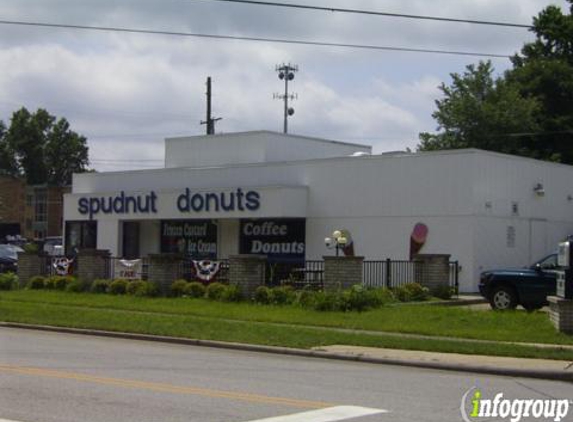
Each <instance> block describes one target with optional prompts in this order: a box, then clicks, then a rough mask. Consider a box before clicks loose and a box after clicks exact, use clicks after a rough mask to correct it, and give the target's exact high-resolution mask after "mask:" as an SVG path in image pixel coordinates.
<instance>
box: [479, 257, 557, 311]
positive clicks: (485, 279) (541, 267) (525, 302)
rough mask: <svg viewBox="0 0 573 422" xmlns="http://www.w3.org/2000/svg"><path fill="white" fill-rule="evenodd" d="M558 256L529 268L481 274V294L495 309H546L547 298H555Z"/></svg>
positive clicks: (547, 258)
mask: <svg viewBox="0 0 573 422" xmlns="http://www.w3.org/2000/svg"><path fill="white" fill-rule="evenodd" d="M556 269H557V254H551V255H548V256H546V257H545V258H543V259H541V260H539V261H537V262H536V263H535V264H533V265H532V266H531V267H529V268H511V269H500V270H489V271H484V272H482V273H481V276H480V281H479V291H480V293H481V295H482V296H483V297H485V298H486V299H487V300H488V301H489V303H490V305H491V307H492V308H493V309H514V308H515V307H516V306H517V305H521V306H523V307H524V308H525V309H527V310H528V311H533V310H535V309H539V308H541V307H543V306H544V305H547V296H551V295H554V294H555V289H556V279H557V275H556V273H555V270H556Z"/></svg>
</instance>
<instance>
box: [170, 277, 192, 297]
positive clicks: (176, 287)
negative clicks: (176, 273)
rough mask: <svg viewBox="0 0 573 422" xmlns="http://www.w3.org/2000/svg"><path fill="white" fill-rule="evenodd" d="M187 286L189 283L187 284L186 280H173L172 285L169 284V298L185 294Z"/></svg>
mask: <svg viewBox="0 0 573 422" xmlns="http://www.w3.org/2000/svg"><path fill="white" fill-rule="evenodd" d="M188 284H189V283H187V280H183V279H179V280H175V281H174V282H173V283H171V287H170V289H169V291H170V293H171V296H175V297H181V296H183V295H184V294H186V289H187V285H188Z"/></svg>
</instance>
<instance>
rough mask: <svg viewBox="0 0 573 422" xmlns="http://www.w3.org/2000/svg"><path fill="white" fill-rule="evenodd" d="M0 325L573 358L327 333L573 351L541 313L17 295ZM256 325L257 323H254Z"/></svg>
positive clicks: (1, 306)
mask: <svg viewBox="0 0 573 422" xmlns="http://www.w3.org/2000/svg"><path fill="white" fill-rule="evenodd" d="M0 321H7V322H23V323H31V324H46V325H55V326H67V327H77V328H80V327H81V328H95V329H104V330H111V331H125V332H134V333H148V334H158V335H169V336H180V337H187V338H197V339H211V340H221V341H234V342H244V343H253V344H265V345H275V346H287V347H301V348H310V347H314V346H321V345H330V344H350V345H363V346H373V347H389V348H401V349H414V350H429V351H442V352H458V353H473V354H491V355H499V356H521V357H537V358H548V359H565V360H573V351H572V350H564V349H561V348H544V349H540V348H535V347H530V346H525V345H508V344H499V343H497V344H496V343H485V344H480V343H472V342H460V341H451V340H443V339H435V340H434V339H432V340H427V339H415V338H407V337H396V336H390V335H383V334H378V335H372V334H368V333H361V332H340V331H334V330H332V329H331V328H346V329H356V330H369V331H386V332H393V333H416V334H425V335H431V336H448V337H456V338H471V339H481V340H490V341H494V342H495V341H500V340H502V341H515V342H532V343H550V344H564V345H573V337H571V336H566V335H564V334H561V333H558V332H556V330H555V329H554V328H553V326H552V325H551V323H550V322H549V317H548V316H547V315H546V314H544V313H540V312H535V313H531V314H528V313H526V312H522V311H514V312H491V311H473V310H469V309H464V308H458V307H441V306H436V305H434V306H424V305H410V306H409V305H395V306H385V307H382V308H380V309H377V310H372V311H368V312H363V313H355V312H348V313H334V312H316V311H312V310H305V309H301V308H297V307H291V306H284V307H280V306H261V305H254V304H249V303H219V302H211V301H207V300H202V299H187V298H181V299H166V298H154V299H151V298H136V297H131V296H111V295H96V294H88V293H81V294H78V293H66V292H54V291H30V290H20V291H9V292H0ZM254 321H256V322H258V323H257V324H252V323H251V322H254ZM277 323H278V324H281V325H277Z"/></svg>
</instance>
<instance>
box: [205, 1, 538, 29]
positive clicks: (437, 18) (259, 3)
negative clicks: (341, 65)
mask: <svg viewBox="0 0 573 422" xmlns="http://www.w3.org/2000/svg"><path fill="white" fill-rule="evenodd" d="M210 1H221V2H227V3H240V4H250V5H257V6H274V7H288V8H293V9H307V10H320V11H323V12H339V13H354V14H361V15H374V16H386V17H392V18H404V19H423V20H431V21H439V22H453V23H469V24H474V25H490V26H492V25H493V26H506V27H512V28H526V29H531V28H533V26H531V25H525V24H520V23H511V22H496V21H482V20H474V19H456V18H445V17H441V16H426V15H408V14H404V13H389V12H376V11H372V10H360V9H342V8H337V7H321V6H310V5H306V4H290V3H279V2H271V1H256V0H210Z"/></svg>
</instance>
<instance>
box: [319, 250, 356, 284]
mask: <svg viewBox="0 0 573 422" xmlns="http://www.w3.org/2000/svg"><path fill="white" fill-rule="evenodd" d="M323 258H324V289H325V290H332V289H348V288H350V287H352V286H354V285H355V284H362V274H363V272H364V257H363V256H325V257H323Z"/></svg>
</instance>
